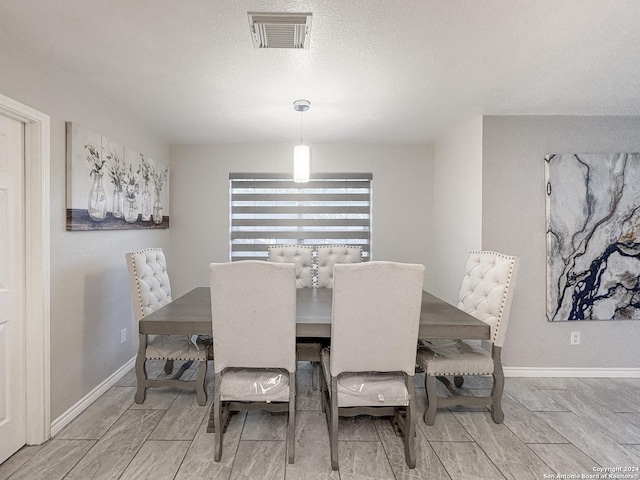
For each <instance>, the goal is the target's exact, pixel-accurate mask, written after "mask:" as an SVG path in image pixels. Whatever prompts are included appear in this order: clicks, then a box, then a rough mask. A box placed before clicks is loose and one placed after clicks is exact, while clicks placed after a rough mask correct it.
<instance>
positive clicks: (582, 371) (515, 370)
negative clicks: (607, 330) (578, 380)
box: [503, 367, 640, 378]
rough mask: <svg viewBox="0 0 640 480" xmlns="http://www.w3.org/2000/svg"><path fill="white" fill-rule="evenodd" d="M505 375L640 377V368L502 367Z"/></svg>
mask: <svg viewBox="0 0 640 480" xmlns="http://www.w3.org/2000/svg"><path fill="white" fill-rule="evenodd" d="M503 370H504V376H505V377H583V378H585V377H592V378H640V368H572V367H569V368H556V367H551V368H550V367H503Z"/></svg>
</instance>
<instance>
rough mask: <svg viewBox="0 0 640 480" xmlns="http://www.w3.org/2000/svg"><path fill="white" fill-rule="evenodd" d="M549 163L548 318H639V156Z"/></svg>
mask: <svg viewBox="0 0 640 480" xmlns="http://www.w3.org/2000/svg"><path fill="white" fill-rule="evenodd" d="M545 160H546V162H545V173H546V186H547V196H546V198H547V319H548V320H549V321H552V322H557V321H567V320H630V319H634V320H635V319H640V153H615V154H583V155H581V154H563V155H548V156H547V157H545Z"/></svg>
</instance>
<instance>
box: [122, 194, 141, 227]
mask: <svg viewBox="0 0 640 480" xmlns="http://www.w3.org/2000/svg"><path fill="white" fill-rule="evenodd" d="M123 215H124V221H125V222H127V223H135V222H136V221H137V220H138V201H137V200H136V196H135V194H134V195H126V196H125V199H124V210H123Z"/></svg>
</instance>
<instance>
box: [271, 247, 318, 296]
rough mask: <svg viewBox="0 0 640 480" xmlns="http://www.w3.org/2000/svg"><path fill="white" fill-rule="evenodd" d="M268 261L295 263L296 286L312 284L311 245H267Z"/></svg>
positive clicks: (302, 286)
mask: <svg viewBox="0 0 640 480" xmlns="http://www.w3.org/2000/svg"><path fill="white" fill-rule="evenodd" d="M268 248H269V261H270V262H279V263H294V264H295V265H296V288H311V287H312V286H313V271H312V262H313V245H269V247H268Z"/></svg>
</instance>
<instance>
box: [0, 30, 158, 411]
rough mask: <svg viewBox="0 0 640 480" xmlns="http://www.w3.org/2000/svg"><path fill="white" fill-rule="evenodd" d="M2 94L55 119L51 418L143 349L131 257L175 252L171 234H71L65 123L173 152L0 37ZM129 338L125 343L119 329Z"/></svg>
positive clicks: (147, 149) (143, 148)
mask: <svg viewBox="0 0 640 480" xmlns="http://www.w3.org/2000/svg"><path fill="white" fill-rule="evenodd" d="M0 65H2V67H1V68H2V74H0V93H1V94H3V95H6V96H8V97H10V98H13V99H14V100H16V101H18V102H21V103H23V104H26V105H28V106H30V107H33V108H35V109H36V110H39V111H41V112H43V113H45V114H47V115H49V116H50V117H51V185H50V186H51V418H52V420H55V419H56V418H57V417H59V416H60V415H61V414H62V413H64V412H65V411H66V410H67V409H69V408H70V407H72V406H73V405H74V404H75V403H76V402H78V401H79V400H80V399H82V398H83V397H84V396H86V395H87V394H88V393H89V392H90V391H91V390H92V389H93V388H95V387H96V386H97V385H99V384H100V383H101V382H102V381H104V380H105V379H106V378H108V377H109V376H110V375H111V374H112V373H114V372H115V371H116V370H117V369H119V368H120V367H122V365H124V364H125V363H126V362H127V361H128V360H130V359H131V358H132V357H133V356H134V355H135V352H136V351H137V335H136V334H135V332H136V331H137V330H136V327H135V323H134V320H133V313H132V309H131V296H130V294H129V287H128V277H127V270H126V264H125V260H124V254H125V252H127V251H131V250H137V249H140V248H144V247H152V246H155V247H163V248H168V247H169V232H168V231H158V230H155V231H137V230H128V231H126V230H125V231H113V232H67V231H66V230H65V229H66V206H65V121H74V122H78V123H82V124H84V125H85V126H86V127H89V128H90V129H91V130H93V131H95V132H100V133H102V134H104V135H106V136H108V137H109V138H111V139H113V140H115V141H118V142H119V143H121V144H123V145H128V146H130V147H132V148H134V149H136V150H138V151H140V152H144V153H146V154H148V155H150V156H152V157H154V158H157V159H158V160H162V161H165V162H167V161H168V146H167V145H166V144H165V143H164V142H163V141H162V140H161V139H159V138H158V137H157V136H155V135H154V134H153V133H152V132H150V131H149V130H148V129H147V128H145V127H144V126H143V125H142V124H141V123H139V122H138V121H136V120H135V119H134V118H132V117H131V116H130V115H128V114H127V112H126V111H125V110H124V109H122V108H119V107H118V106H117V105H113V104H112V103H111V102H110V101H108V99H106V98H102V97H100V96H98V95H96V94H95V93H94V92H92V91H90V90H89V89H87V88H86V87H85V86H84V85H80V84H78V83H77V82H76V81H75V80H74V78H73V77H72V76H70V75H65V74H63V73H61V72H60V71H58V70H56V69H53V68H49V67H47V63H46V59H41V58H33V57H31V56H30V55H29V54H28V53H25V52H23V51H21V48H20V45H19V39H18V41H15V40H14V39H10V38H4V37H3V35H2V32H0ZM122 328H127V329H128V339H127V341H126V342H125V343H124V344H122V345H121V344H120V330H121V329H122Z"/></svg>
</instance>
